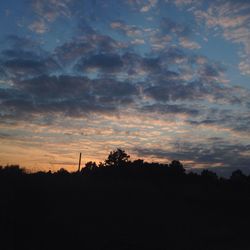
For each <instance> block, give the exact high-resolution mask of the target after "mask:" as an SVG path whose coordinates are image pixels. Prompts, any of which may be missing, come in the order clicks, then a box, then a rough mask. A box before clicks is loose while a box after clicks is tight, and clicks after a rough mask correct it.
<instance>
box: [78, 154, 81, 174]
mask: <svg viewBox="0 0 250 250" xmlns="http://www.w3.org/2000/svg"><path fill="white" fill-rule="evenodd" d="M81 159H82V153H80V156H79V165H78V170H77V172H80V170H81Z"/></svg>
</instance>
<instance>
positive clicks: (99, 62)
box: [76, 54, 123, 73]
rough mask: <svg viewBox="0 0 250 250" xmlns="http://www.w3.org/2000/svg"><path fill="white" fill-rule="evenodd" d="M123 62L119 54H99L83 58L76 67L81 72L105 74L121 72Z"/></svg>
mask: <svg viewBox="0 0 250 250" xmlns="http://www.w3.org/2000/svg"><path fill="white" fill-rule="evenodd" d="M122 67H123V62H122V60H121V57H120V56H119V55H117V54H98V55H92V56H90V57H87V58H86V57H83V58H82V59H81V60H80V61H79V62H78V63H77V65H76V69H77V70H79V71H83V72H84V71H85V70H93V69H94V70H100V71H104V72H111V73H114V72H117V71H121V69H122Z"/></svg>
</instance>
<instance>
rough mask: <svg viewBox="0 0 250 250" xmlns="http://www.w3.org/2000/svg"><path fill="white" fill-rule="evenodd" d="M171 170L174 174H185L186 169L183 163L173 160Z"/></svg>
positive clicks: (170, 165)
mask: <svg viewBox="0 0 250 250" xmlns="http://www.w3.org/2000/svg"><path fill="white" fill-rule="evenodd" d="M169 168H170V169H171V171H172V172H173V173H176V174H184V173H185V168H184V167H183V165H182V163H181V162H180V161H177V160H173V161H172V162H171V163H170V164H169Z"/></svg>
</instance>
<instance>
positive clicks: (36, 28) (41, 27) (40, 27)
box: [29, 20, 48, 34]
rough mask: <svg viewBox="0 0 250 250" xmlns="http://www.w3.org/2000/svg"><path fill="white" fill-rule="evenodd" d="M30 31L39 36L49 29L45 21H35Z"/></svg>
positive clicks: (30, 26)
mask: <svg viewBox="0 0 250 250" xmlns="http://www.w3.org/2000/svg"><path fill="white" fill-rule="evenodd" d="M29 29H30V30H31V31H33V32H36V33H38V34H43V33H45V32H47V31H48V27H47V26H46V24H45V22H44V21H43V20H38V21H34V22H33V23H32V24H30V25H29Z"/></svg>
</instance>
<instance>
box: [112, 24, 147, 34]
mask: <svg viewBox="0 0 250 250" xmlns="http://www.w3.org/2000/svg"><path fill="white" fill-rule="evenodd" d="M110 27H111V28H112V29H114V30H118V31H120V32H121V33H122V34H124V35H126V36H130V37H131V36H141V35H142V29H140V28H139V27H137V26H135V25H127V24H125V23H124V22H122V21H114V22H111V23H110Z"/></svg>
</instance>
